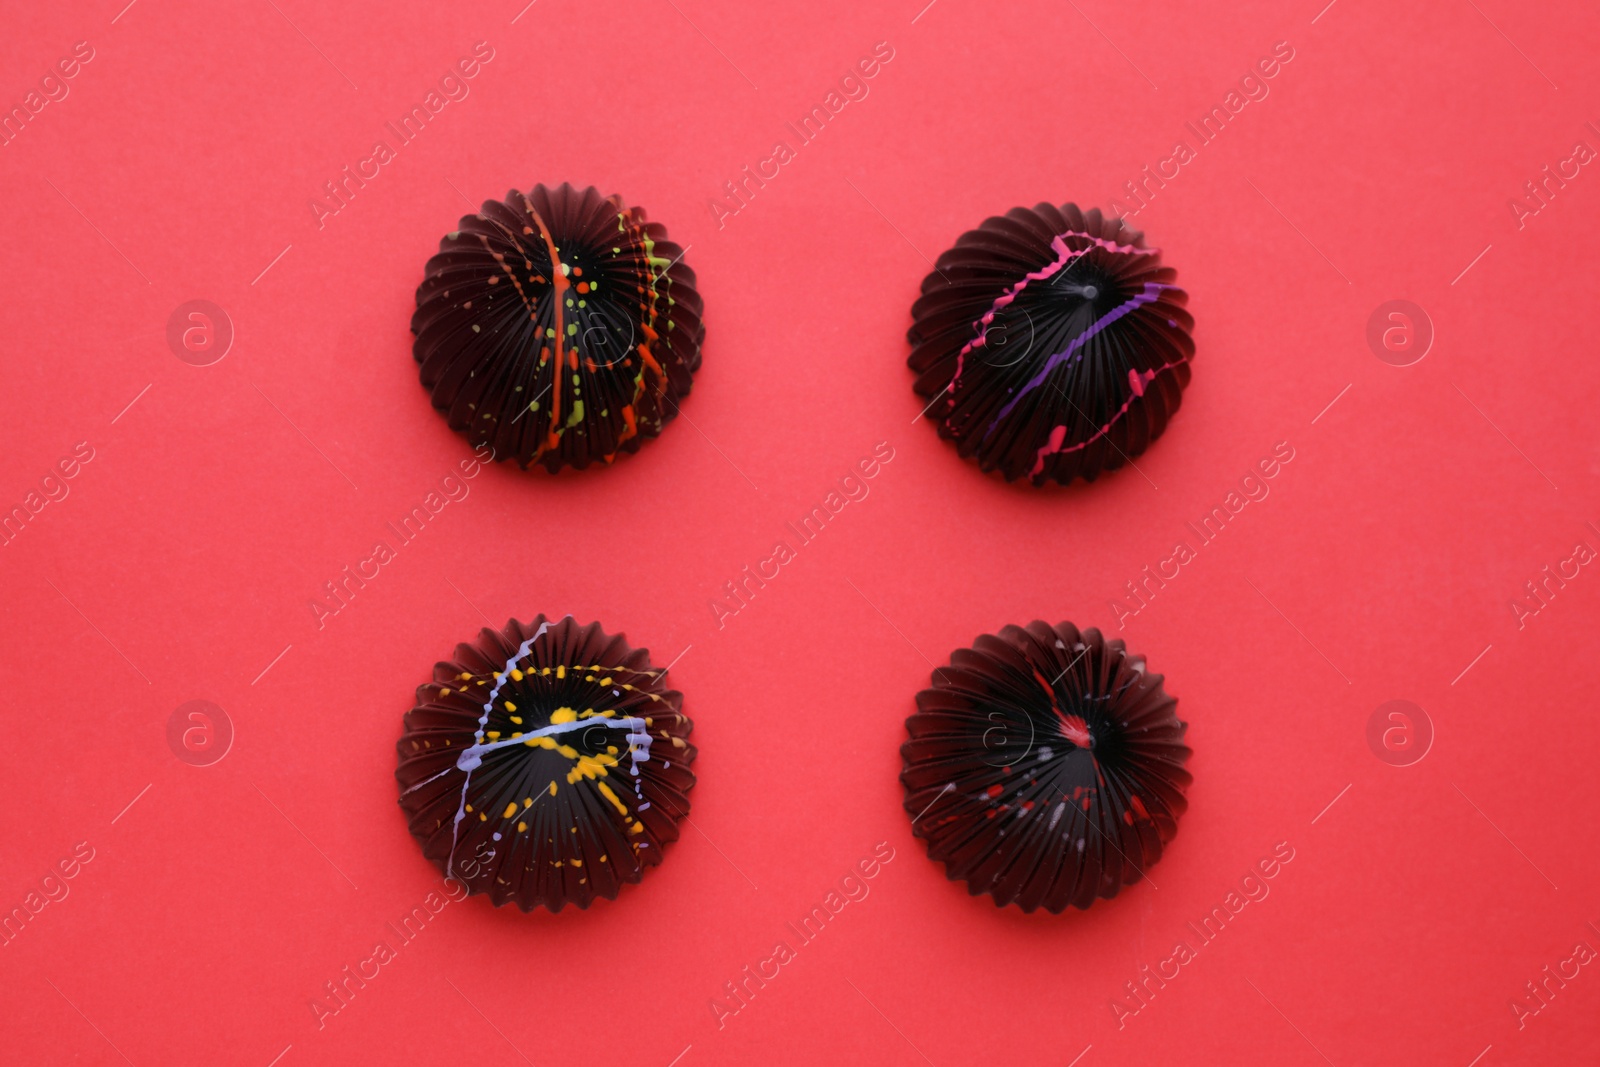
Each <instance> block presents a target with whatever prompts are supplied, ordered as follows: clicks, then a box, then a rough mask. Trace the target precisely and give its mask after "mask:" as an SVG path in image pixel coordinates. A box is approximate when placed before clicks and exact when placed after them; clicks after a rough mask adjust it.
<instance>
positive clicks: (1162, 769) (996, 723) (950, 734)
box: [900, 621, 1191, 912]
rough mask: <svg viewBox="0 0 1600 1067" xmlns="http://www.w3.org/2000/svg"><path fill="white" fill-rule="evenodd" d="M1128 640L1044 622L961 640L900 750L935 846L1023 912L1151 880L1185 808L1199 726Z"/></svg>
mask: <svg viewBox="0 0 1600 1067" xmlns="http://www.w3.org/2000/svg"><path fill="white" fill-rule="evenodd" d="M1176 709H1177V701H1176V700H1175V699H1174V698H1172V697H1170V696H1168V695H1167V694H1166V693H1165V692H1164V691H1163V690H1162V687H1161V676H1160V675H1157V674H1150V673H1149V672H1148V671H1147V670H1146V669H1145V664H1144V658H1143V657H1142V656H1135V655H1131V654H1129V652H1128V650H1127V649H1126V648H1125V647H1124V646H1123V643H1122V642H1121V641H1107V640H1105V639H1104V638H1103V637H1101V635H1100V631H1098V630H1093V629H1091V630H1085V631H1083V632H1082V633H1079V632H1078V629H1077V627H1075V626H1073V625H1072V624H1071V623H1069V622H1063V623H1061V624H1059V625H1057V626H1050V625H1049V624H1047V623H1043V622H1037V621H1036V622H1031V623H1029V624H1028V625H1027V626H1026V627H1021V626H1007V627H1005V628H1004V629H1002V630H1001V631H1000V633H999V634H984V635H983V636H981V637H979V638H978V639H977V641H976V642H974V644H973V646H972V647H971V648H970V649H967V648H963V649H957V650H956V651H955V652H954V653H953V654H952V655H951V657H950V665H949V666H948V667H940V668H938V669H937V670H935V671H934V672H933V688H931V689H924V690H923V691H922V692H920V693H918V694H917V712H916V714H914V715H912V716H911V717H910V718H909V719H907V720H906V728H907V729H908V730H909V731H910V734H911V739H910V740H909V741H907V742H906V743H905V744H904V745H903V746H902V747H901V749H900V753H901V757H902V758H903V760H904V770H902V771H901V773H900V781H901V783H902V784H903V785H904V786H905V793H906V796H905V807H906V811H907V812H908V813H909V814H910V815H911V816H912V832H913V833H914V834H915V835H916V836H917V837H920V838H923V839H924V840H925V841H927V843H928V855H929V856H930V857H931V858H932V859H934V860H936V861H938V862H941V863H943V864H944V865H945V870H946V873H947V874H948V875H949V877H950V878H951V879H952V880H957V879H959V880H964V881H966V883H967V886H968V889H969V890H970V892H971V893H972V894H973V895H974V896H976V895H977V894H979V893H990V894H992V895H993V896H994V900H995V904H996V905H999V906H1004V905H1006V904H1012V903H1015V904H1017V905H1019V906H1020V907H1021V908H1022V910H1023V911H1033V910H1034V909H1036V908H1040V907H1043V908H1047V909H1049V910H1050V911H1052V912H1060V911H1063V910H1064V909H1065V908H1066V907H1067V905H1069V904H1070V905H1073V906H1075V907H1079V908H1087V907H1088V906H1089V905H1091V904H1093V903H1094V902H1095V899H1096V898H1098V897H1114V896H1116V895H1117V892H1118V891H1119V890H1121V889H1122V887H1123V886H1125V885H1128V884H1130V883H1132V882H1136V881H1138V880H1139V879H1140V878H1142V877H1144V872H1145V871H1146V870H1148V869H1149V867H1150V866H1151V865H1152V864H1154V863H1155V862H1156V861H1157V860H1158V859H1160V858H1161V853H1162V850H1163V849H1164V848H1165V846H1166V844H1167V842H1169V841H1171V840H1172V837H1173V835H1174V834H1176V833H1177V829H1178V817H1179V816H1180V815H1182V814H1183V812H1184V810H1185V808H1186V807H1187V802H1186V801H1185V799H1184V790H1185V789H1186V788H1187V787H1188V785H1189V782H1190V780H1191V779H1190V776H1189V772H1188V771H1186V770H1185V769H1184V764H1185V763H1186V762H1187V761H1188V759H1189V755H1190V750H1189V747H1188V746H1187V745H1185V744H1184V733H1185V731H1186V730H1187V728H1188V724H1187V723H1184V722H1182V721H1180V720H1179V719H1178V716H1177V712H1176Z"/></svg>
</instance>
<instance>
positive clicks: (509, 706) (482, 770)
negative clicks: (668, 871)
mask: <svg viewBox="0 0 1600 1067" xmlns="http://www.w3.org/2000/svg"><path fill="white" fill-rule="evenodd" d="M665 676H666V671H665V670H661V669H657V668H653V667H651V666H650V657H649V653H648V652H647V651H646V650H645V649H635V648H630V647H629V646H628V643H627V641H626V640H625V639H624V638H623V636H622V635H621V634H618V635H616V636H611V635H608V634H607V633H605V631H603V630H601V628H600V624H599V623H590V624H589V625H587V626H579V625H578V623H577V622H576V621H574V620H573V618H572V616H570V615H569V616H567V617H566V618H564V619H561V620H560V621H558V622H551V621H548V620H546V619H545V617H544V616H543V615H540V616H538V617H537V618H535V619H534V620H533V621H532V622H530V623H521V622H517V621H516V620H515V619H513V620H511V621H510V622H508V623H506V625H505V628H504V629H503V630H499V631H495V630H490V629H487V628H486V629H484V630H483V631H482V632H481V633H480V634H479V635H478V639H477V641H476V643H474V644H462V645H457V646H456V651H455V658H454V659H453V660H449V661H446V662H442V663H439V664H436V665H435V666H434V670H433V681H431V682H429V683H427V684H426V685H422V686H419V687H418V689H417V706H416V707H414V708H412V709H411V710H410V711H409V712H407V713H406V717H405V730H404V733H403V734H402V736H401V738H400V741H399V744H398V746H397V747H398V751H399V757H400V762H399V768H398V769H397V770H396V771H395V778H396V779H398V781H399V783H400V806H401V808H402V809H404V811H405V813H406V817H407V819H408V820H409V823H410V826H411V833H412V834H413V836H415V837H416V838H417V840H418V841H420V842H421V843H422V851H423V854H424V855H425V856H427V857H428V858H429V859H431V860H432V861H433V862H434V863H435V864H437V865H438V867H439V869H440V870H441V871H443V872H444V874H445V876H446V877H449V878H455V879H458V880H459V881H461V882H462V883H463V884H465V885H466V887H467V890H468V892H470V893H487V894H488V895H489V899H490V900H492V901H493V902H494V903H495V904H496V905H500V904H507V903H512V902H514V903H516V905H517V906H518V907H520V908H521V909H522V910H523V911H531V910H533V908H534V907H536V906H538V905H544V906H545V907H547V908H549V909H550V910H551V911H560V910H561V909H562V907H564V906H565V905H566V904H568V903H572V904H576V905H577V906H578V907H580V908H586V907H588V906H589V903H590V901H592V900H594V898H595V897H597V896H601V897H605V898H606V899H608V900H614V899H615V898H616V896H617V893H618V891H619V890H620V889H621V888H622V885H623V883H624V882H638V881H639V880H640V879H641V878H642V877H643V874H644V869H645V868H646V867H650V866H654V865H655V864H658V863H660V862H661V860H662V847H663V846H664V845H665V844H666V843H667V842H669V841H676V840H677V839H678V826H677V823H678V820H679V819H680V818H682V817H684V816H685V815H687V814H688V811H689V801H688V796H687V794H688V792H689V790H690V789H691V788H692V787H693V786H694V774H693V773H692V772H691V771H690V769H689V765H690V764H691V763H693V762H694V757H695V748H694V746H693V745H691V744H690V743H689V732H690V731H691V730H692V729H693V728H694V727H693V723H691V722H690V721H689V719H688V717H687V716H685V715H684V714H683V712H682V710H681V707H682V702H683V698H682V694H680V693H678V692H676V691H675V690H671V689H668V688H667V687H666V683H665Z"/></svg>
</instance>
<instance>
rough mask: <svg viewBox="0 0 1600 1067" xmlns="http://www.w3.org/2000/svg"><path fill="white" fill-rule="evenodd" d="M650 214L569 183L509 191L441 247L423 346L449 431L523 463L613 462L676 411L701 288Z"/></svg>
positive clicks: (428, 284)
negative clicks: (647, 215)
mask: <svg viewBox="0 0 1600 1067" xmlns="http://www.w3.org/2000/svg"><path fill="white" fill-rule="evenodd" d="M682 256H683V250H682V249H680V248H679V247H678V246H677V245H675V244H673V243H672V242H671V241H668V240H667V234H666V229H665V228H664V227H662V226H661V225H660V224H659V223H654V222H646V221H645V214H644V209H643V208H638V207H628V206H626V205H625V204H624V203H623V201H622V198H621V197H617V196H611V197H603V196H601V195H600V194H599V193H598V192H597V191H596V190H595V189H594V188H593V187H592V186H591V187H590V188H588V189H585V190H583V191H582V192H579V191H577V190H576V189H574V188H573V187H572V186H570V185H567V184H565V183H563V184H562V185H561V187H560V188H558V189H554V190H551V189H546V188H545V187H544V186H543V185H536V186H534V187H533V191H532V192H529V193H526V194H524V193H520V192H517V191H516V190H514V189H513V190H512V191H511V192H510V193H508V194H506V198H505V200H504V201H494V200H491V201H487V202H486V203H485V204H484V205H483V209H482V212H481V213H480V214H477V215H468V216H466V217H464V218H463V219H462V220H461V228H460V229H459V230H456V231H455V232H454V233H449V234H446V235H445V236H444V238H443V240H441V241H440V242H439V254H438V255H436V256H434V257H433V258H432V259H430V260H428V265H427V268H426V271H425V276H424V278H423V281H422V284H421V285H420V286H418V287H417V310H416V313H415V314H414V315H412V317H411V332H412V333H414V334H416V340H415V343H414V344H413V346H412V353H413V354H414V355H415V356H416V359H417V362H418V363H420V364H421V365H422V384H423V385H424V386H425V387H426V388H427V389H428V391H429V392H430V393H431V394H432V396H433V406H434V407H436V408H438V409H439V410H440V411H442V412H444V413H445V416H446V418H447V419H448V420H449V423H450V427H451V429H454V430H459V431H460V432H462V433H464V434H465V435H466V437H467V440H468V441H470V442H471V443H472V445H473V447H474V448H481V447H482V446H485V445H487V446H489V447H491V448H492V449H493V450H494V456H495V458H497V459H504V458H506V457H508V456H510V457H515V458H516V460H517V462H518V463H520V464H521V465H522V466H523V467H524V468H526V467H528V466H529V465H530V464H534V463H538V464H542V465H543V466H544V467H545V468H546V469H547V470H550V471H552V472H554V471H556V470H559V469H560V468H561V467H563V466H567V465H571V466H573V467H578V468H582V467H586V466H588V465H589V464H590V463H594V462H596V461H600V462H605V463H610V462H612V461H613V460H615V459H616V458H617V456H618V455H620V454H622V453H624V452H635V451H638V449H639V445H640V444H641V442H643V441H644V439H645V438H647V437H655V436H656V435H657V434H659V433H660V432H661V429H662V427H663V426H665V425H666V424H667V423H668V422H669V421H671V420H672V419H673V418H674V417H675V416H676V415H677V413H678V403H679V401H681V400H682V399H683V397H685V396H687V395H688V393H689V389H690V387H691V385H692V384H693V374H694V372H695V371H696V370H698V369H699V367H700V343H701V341H702V340H703V339H704V337H705V327H704V326H702V325H701V322H700V312H701V308H702V304H701V300H700V294H699V293H697V292H696V291H695V287H694V280H695V279H694V271H692V270H690V269H689V268H688V266H686V265H685V264H684V263H683V262H682Z"/></svg>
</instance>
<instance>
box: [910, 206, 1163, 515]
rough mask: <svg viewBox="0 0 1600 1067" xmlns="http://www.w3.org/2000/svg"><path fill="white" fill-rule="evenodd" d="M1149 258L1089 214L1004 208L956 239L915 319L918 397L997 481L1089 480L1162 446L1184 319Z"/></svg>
mask: <svg viewBox="0 0 1600 1067" xmlns="http://www.w3.org/2000/svg"><path fill="white" fill-rule="evenodd" d="M1176 277H1177V273H1176V272H1175V271H1174V270H1173V269H1172V268H1171V267H1163V266H1162V265H1161V252H1160V250H1159V249H1155V248H1146V247H1145V246H1144V238H1143V236H1142V235H1140V234H1138V233H1136V232H1134V231H1133V230H1130V229H1128V228H1127V227H1126V226H1125V225H1124V224H1123V223H1122V221H1121V220H1120V219H1116V218H1105V217H1103V216H1102V215H1101V214H1100V211H1099V209H1098V208H1096V209H1094V210H1091V211H1088V212H1083V211H1079V210H1078V207H1077V205H1076V204H1063V205H1062V206H1061V207H1059V208H1057V207H1055V206H1054V205H1052V204H1039V205H1038V206H1036V207H1034V208H1032V209H1029V208H1022V207H1018V208H1013V209H1011V211H1009V212H1007V213H1006V215H1005V216H1004V217H1003V218H1001V217H996V218H988V219H985V220H984V221H983V224H982V225H981V226H979V227H978V228H977V229H976V230H971V231H969V232H967V233H964V234H962V235H961V237H960V239H959V240H957V241H956V244H955V247H954V248H952V249H950V250H949V251H947V252H945V253H944V254H943V255H941V256H940V257H939V262H938V264H937V265H936V267H935V269H934V270H933V272H932V273H930V274H929V275H928V276H927V277H926V278H924V279H923V282H922V295H921V296H920V297H919V298H918V299H917V301H916V303H915V304H913V305H912V307H911V316H912V319H913V320H914V322H913V325H912V327H911V330H910V332H909V334H908V337H909V340H910V342H911V345H912V352H911V357H910V360H909V362H910V364H911V369H912V370H914V371H916V373H917V379H916V385H915V388H916V391H917V393H918V394H920V395H921V396H923V397H925V398H926V399H927V407H926V409H925V411H926V414H927V416H928V418H929V419H930V420H931V421H932V422H933V423H934V425H935V426H937V427H938V430H939V436H940V437H943V438H945V439H947V440H950V441H954V442H955V445H956V450H957V452H959V453H960V455H961V456H962V457H964V458H967V459H976V460H977V461H978V465H979V466H980V467H981V468H982V469H983V470H985V471H995V470H998V471H999V472H1000V473H1001V474H1003V475H1004V476H1005V479H1006V480H1007V481H1014V480H1016V479H1018V478H1026V479H1028V480H1029V481H1030V482H1032V483H1033V484H1034V485H1042V484H1044V482H1046V481H1050V480H1053V481H1057V482H1060V483H1062V484H1066V483H1067V482H1070V481H1072V480H1073V479H1074V478H1084V479H1086V480H1088V481H1091V482H1092V481H1094V480H1095V479H1096V478H1098V477H1099V476H1100V474H1101V472H1103V471H1107V470H1115V469H1116V468H1118V467H1121V466H1122V465H1123V464H1125V463H1128V462H1130V461H1131V460H1132V458H1133V457H1135V456H1137V455H1139V454H1140V453H1141V452H1143V451H1144V450H1145V449H1146V448H1148V447H1149V445H1150V442H1152V441H1154V440H1155V439H1156V438H1157V437H1160V436H1161V433H1162V431H1164V430H1165V429H1166V428H1167V421H1168V420H1169V419H1170V418H1171V417H1172V414H1173V413H1174V412H1175V411H1177V410H1178V405H1179V403H1180V401H1181V400H1182V398H1183V387H1184V386H1185V385H1187V384H1188V382H1189V361H1190V360H1191V359H1192V358H1193V357H1194V342H1193V340H1192V339H1191V338H1190V336H1189V333H1190V331H1191V330H1192V329H1193V328H1194V320H1193V319H1192V318H1190V316H1189V313H1188V312H1186V311H1185V310H1184V309H1183V305H1184V304H1185V303H1186V302H1187V300H1188V295H1187V294H1186V293H1185V292H1184V291H1183V290H1182V289H1179V288H1177V286H1175V285H1174V284H1173V281H1174V280H1175V279H1176Z"/></svg>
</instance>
